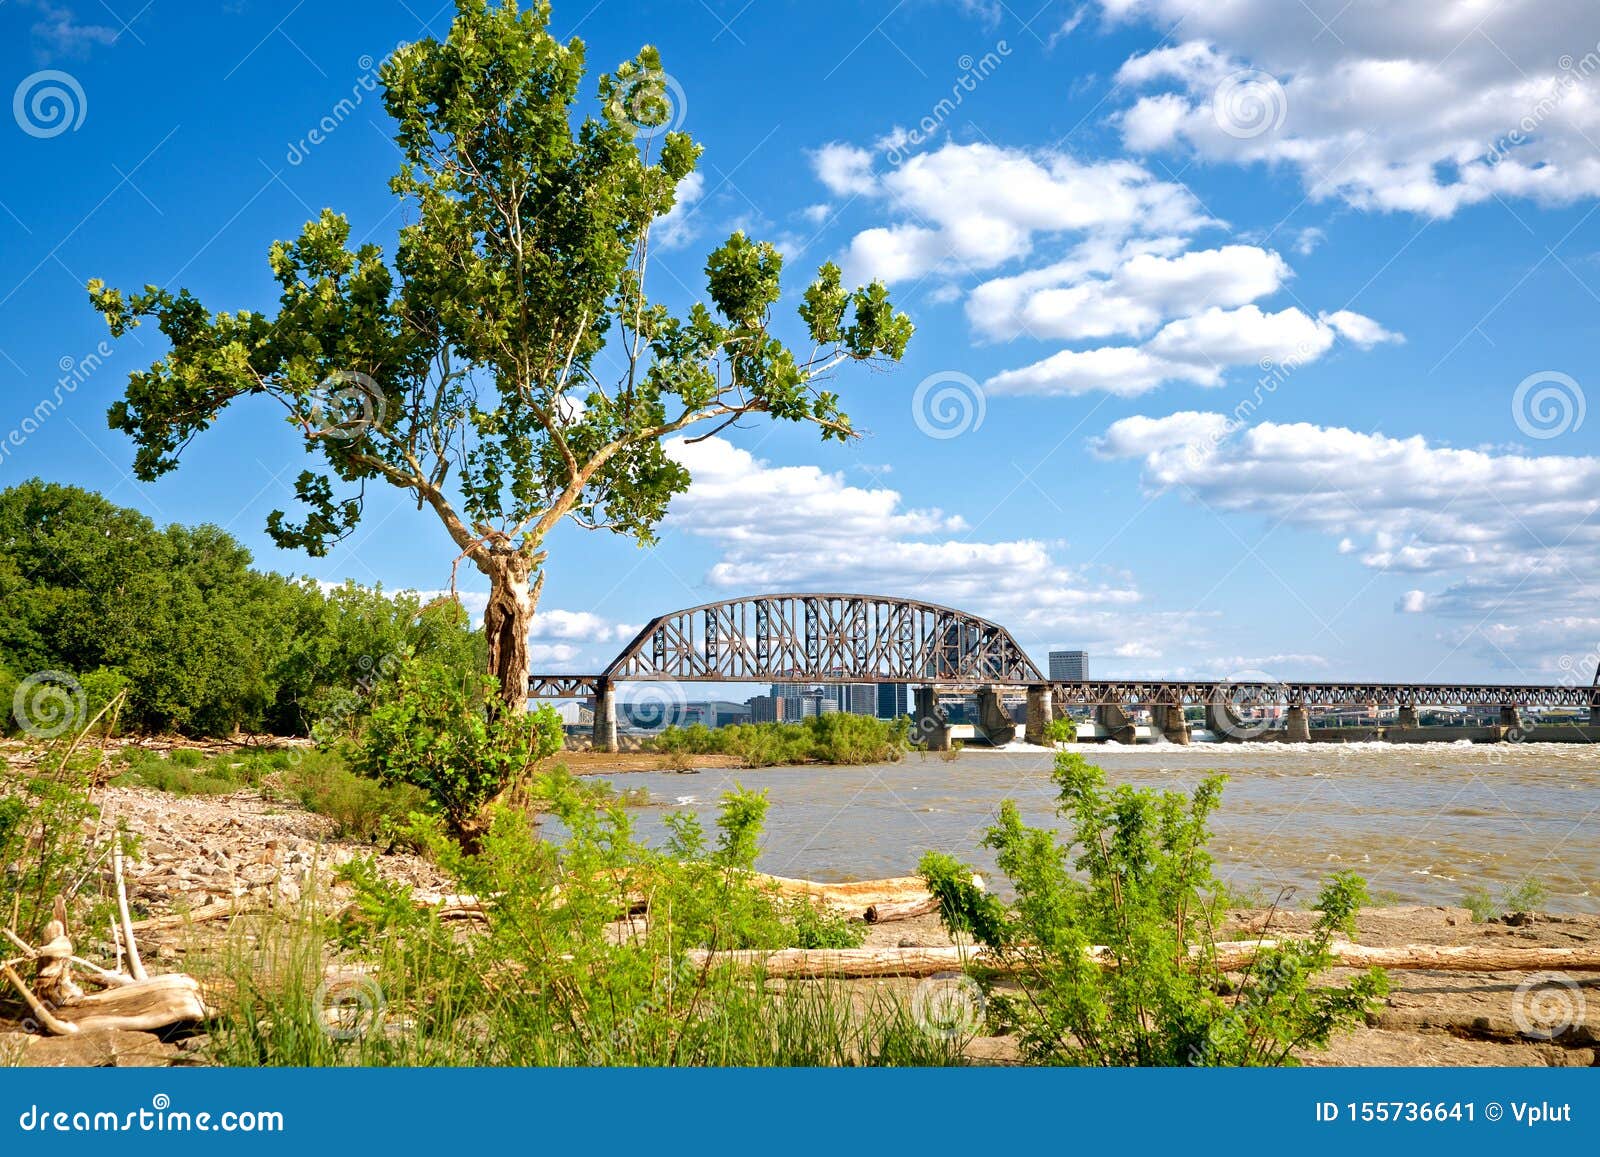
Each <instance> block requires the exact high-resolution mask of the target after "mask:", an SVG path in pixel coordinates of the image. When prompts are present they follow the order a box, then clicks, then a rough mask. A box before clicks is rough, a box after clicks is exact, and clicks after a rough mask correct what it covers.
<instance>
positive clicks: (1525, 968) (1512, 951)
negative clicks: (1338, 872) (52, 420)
mask: <svg viewBox="0 0 1600 1157" xmlns="http://www.w3.org/2000/svg"><path fill="white" fill-rule="evenodd" d="M1275 947H1277V943H1276V942H1275V941H1271V940H1242V941H1230V942H1228V943H1225V944H1218V945H1217V946H1216V959H1217V965H1218V967H1220V968H1221V969H1223V970H1224V971H1230V972H1231V971H1234V970H1237V969H1240V968H1245V967H1247V966H1249V965H1250V964H1251V963H1252V962H1253V961H1254V960H1255V959H1256V957H1257V956H1258V955H1260V954H1261V953H1262V952H1265V951H1267V950H1269V949H1272V948H1275ZM1328 951H1329V952H1330V954H1331V955H1332V956H1333V958H1334V963H1333V965H1332V967H1336V968H1389V969H1397V970H1415V971H1437V972H1600V945H1592V946H1587V947H1583V948H1501V947H1499V946H1496V945H1477V944H1471V945H1441V944H1407V945H1403V946H1397V947H1390V948H1374V947H1369V946H1368V945H1365V944H1352V943H1349V942H1345V941H1337V942H1335V943H1333V944H1331V945H1329V946H1328ZM1089 955H1090V957H1091V959H1093V960H1094V961H1095V962H1096V963H1098V964H1101V965H1102V966H1107V967H1109V966H1110V965H1111V964H1112V963H1113V958H1112V956H1111V953H1110V952H1109V950H1107V949H1106V948H1102V947H1096V948H1091V949H1089ZM689 956H690V959H691V960H693V961H694V963H695V964H696V965H697V966H700V967H715V966H717V965H722V964H731V965H734V966H735V967H738V968H743V969H750V970H756V969H760V970H762V971H764V972H765V973H766V975H767V976H769V977H795V978H806V979H833V980H854V979H861V978H866V977H874V976H911V977H919V976H933V975H935V974H937V973H940V972H952V971H958V970H960V969H962V968H964V967H966V966H968V965H971V966H975V967H978V968H981V969H986V970H989V971H993V972H1000V973H1010V974H1015V973H1018V972H1024V971H1027V970H1028V969H1029V968H1030V967H1031V962H1030V961H1029V959H1028V957H1027V956H1026V955H1024V954H1007V955H998V956H997V955H995V954H993V953H990V952H987V951H985V950H982V949H974V948H958V947H939V948H785V949H781V950H778V951H772V952H768V951H762V950H759V949H749V950H741V951H725V952H709V951H706V950H704V949H698V950H695V951H691V952H690V953H689Z"/></svg>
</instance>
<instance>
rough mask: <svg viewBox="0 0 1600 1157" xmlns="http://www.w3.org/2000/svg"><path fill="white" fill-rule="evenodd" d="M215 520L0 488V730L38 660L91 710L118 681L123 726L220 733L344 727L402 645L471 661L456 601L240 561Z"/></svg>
mask: <svg viewBox="0 0 1600 1157" xmlns="http://www.w3.org/2000/svg"><path fill="white" fill-rule="evenodd" d="M250 564H251V557H250V552H249V551H248V550H246V549H245V548H244V547H243V546H242V545H240V543H239V542H237V541H236V540H235V539H233V538H232V537H231V536H230V535H228V534H227V532H225V531H223V530H222V529H220V528H218V527H216V526H209V525H207V526H197V527H192V528H191V527H183V526H176V525H174V526H168V527H164V528H163V527H158V526H156V524H155V523H153V522H152V521H150V519H148V518H146V517H145V516H144V515H142V514H140V513H139V512H138V511H135V510H129V509H126V508H124V507H120V506H117V505H115V504H113V503H111V502H109V501H107V500H106V499H105V498H104V497H102V496H101V495H99V494H95V493H93V492H91V491H87V490H82V489H80V488H78V487H75V486H62V485H57V484H53V483H46V482H41V481H39V480H37V479H34V480H30V481H28V482H24V483H22V484H20V485H17V486H13V487H11V488H10V489H8V490H4V491H0V729H4V730H8V731H15V730H18V729H19V728H20V727H21V726H22V725H23V724H24V723H25V722H26V721H25V720H19V719H17V718H16V713H15V711H14V703H15V702H17V701H25V700H26V699H27V698H28V691H29V689H28V688H24V689H23V694H22V695H20V696H19V695H18V694H17V690H18V688H19V686H21V685H22V684H23V683H24V682H25V681H27V680H29V679H30V678H36V677H38V676H40V675H41V673H44V672H60V673H63V674H65V675H68V676H71V677H72V679H74V680H76V682H77V684H78V686H79V687H80V688H81V689H82V700H81V702H82V706H83V707H84V708H86V709H87V710H88V711H93V710H97V709H98V706H99V705H100V704H102V703H104V702H105V701H107V700H109V698H110V697H111V696H112V695H114V694H115V693H116V692H117V691H118V690H120V689H122V688H126V689H127V692H128V697H127V701H126V706H125V708H124V710H123V712H122V717H121V723H122V727H123V728H124V729H125V730H143V731H156V732H169V731H170V732H179V733H182V734H185V735H192V736H220V735H228V734H231V733H233V732H235V731H249V732H269V733H273V734H278V735H305V734H309V733H311V732H312V731H313V730H317V731H321V732H329V731H340V730H345V729H348V728H349V727H351V726H352V725H353V724H354V723H355V722H356V721H357V719H358V718H359V717H360V716H361V715H362V714H364V712H363V711H362V705H363V703H364V700H365V698H366V694H367V691H368V689H369V688H370V687H371V685H372V682H373V681H374V680H375V679H377V678H379V677H381V675H382V673H383V672H384V671H385V670H387V669H388V668H389V667H391V666H392V665H393V664H394V663H395V662H396V661H397V660H398V658H399V657H400V656H401V655H403V654H407V653H413V654H418V655H428V656H432V657H435V658H439V659H441V660H443V661H444V662H446V663H448V664H449V665H450V666H452V667H454V666H456V665H458V664H459V666H460V668H461V670H463V671H471V672H478V671H482V669H483V666H484V661H483V657H482V640H481V638H480V636H479V635H478V634H477V632H475V631H473V630H472V629H471V627H470V624H469V623H468V620H467V615H466V613H465V611H463V610H462V608H461V607H460V606H459V604H457V603H455V602H452V601H448V600H440V601H438V602H435V603H431V604H428V605H424V604H423V603H422V601H421V600H420V599H419V598H418V597H417V596H416V595H414V594H410V593H400V594H394V595H391V594H386V593H385V592H383V591H382V590H381V589H373V588H367V587H361V586H357V585H356V584H354V583H347V584H346V585H344V586H343V587H339V588H336V589H330V590H324V589H323V588H321V587H320V586H318V584H317V583H315V582H313V581H311V580H310V579H300V580H295V579H291V578H287V577H285V576H283V575H279V574H272V573H268V572H264V571H260V570H256V569H254V568H252V567H251V565H250Z"/></svg>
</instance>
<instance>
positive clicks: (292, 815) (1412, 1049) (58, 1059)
mask: <svg viewBox="0 0 1600 1157" xmlns="http://www.w3.org/2000/svg"><path fill="white" fill-rule="evenodd" d="M567 758H569V759H570V758H571V757H570V756H568V757H567ZM592 758H593V760H594V761H595V762H596V763H597V764H600V766H595V767H592V768H589V769H588V770H593V771H597V772H598V771H625V770H652V769H653V768H654V767H655V766H656V765H655V764H654V763H649V762H647V764H646V766H643V767H632V768H630V767H627V766H617V763H618V762H625V761H630V760H632V761H654V760H656V759H658V758H659V757H656V756H648V755H641V754H631V755H628V754H625V755H620V756H612V755H595V756H593V757H592ZM574 770H577V768H576V767H575V768H574ZM104 792H105V794H104V797H103V803H104V806H105V808H106V809H107V813H108V816H110V817H114V818H115V819H116V820H117V821H125V822H126V823H127V825H128V827H129V828H130V829H131V830H132V831H133V832H135V833H137V834H138V835H139V836H141V837H142V849H141V856H140V858H139V859H138V860H137V861H136V862H135V863H134V864H133V865H132V867H131V870H130V872H129V890H130V896H131V899H132V901H133V903H134V905H135V907H136V908H137V910H138V911H137V914H136V918H138V917H145V918H149V917H163V916H172V915H176V914H181V913H186V912H193V911H196V910H203V911H206V912H217V911H219V910H221V911H224V912H225V911H226V905H229V904H232V905H236V906H237V907H239V908H241V909H244V910H251V911H260V910H261V909H263V908H276V909H279V910H284V909H287V908H291V907H292V906H294V905H298V904H299V903H300V902H301V900H302V897H303V895H304V893H305V891H306V889H307V887H308V885H310V884H311V883H312V882H313V881H316V883H317V887H318V888H319V894H323V895H328V896H330V898H332V899H335V900H337V897H338V888H337V886H336V885H334V884H333V883H332V880H331V871H332V869H333V868H335V867H336V866H337V865H339V864H342V863H345V862H347V861H348V860H350V859H351V858H352V857H354V856H358V855H361V856H364V855H371V854H373V852H374V849H373V848H371V847H370V846H366V845H360V844H355V843H352V842H348V841H341V840H337V839H333V838H331V836H330V834H329V823H328V821H327V820H326V819H325V818H323V817H321V816H317V815H314V814H311V813H309V812H306V811H303V810H301V809H300V808H298V807H295V806H293V805H291V804H287V803H283V802H281V801H275V800H273V799H270V798H268V797H265V796H263V795H261V794H260V793H257V792H253V791H252V792H239V793H237V794H235V795H231V796H174V795H169V794H166V793H162V792H157V791H152V790H147V789H143V788H107V789H104ZM376 862H377V865H378V870H379V872H380V873H381V874H382V875H383V876H384V877H385V878H387V879H391V880H395V881H398V882H403V883H406V884H410V885H413V886H415V887H418V888H422V889H432V890H446V891H447V890H449V889H450V881H449V880H448V879H446V878H445V877H444V876H443V875H442V874H441V873H440V872H439V871H438V869H437V868H436V867H435V866H434V865H433V864H431V863H429V862H428V861H426V860H423V859H421V858H420V857H417V856H414V855H408V854H403V853H402V854H380V855H378V856H377V857H376ZM1259 916H1260V913H1255V912H1239V913H1235V914H1234V920H1235V922H1236V923H1237V924H1239V925H1241V926H1248V925H1249V924H1250V922H1251V921H1257V920H1258V919H1259ZM1308 920H1309V917H1307V916H1306V915H1305V914H1303V913H1292V912H1291V913H1285V914H1280V917H1279V918H1278V919H1277V920H1276V922H1275V923H1274V925H1273V927H1274V930H1279V931H1293V930H1294V929H1295V926H1296V924H1297V923H1304V922H1307V921H1308ZM163 924H165V925H167V926H165V927H162V926H161V925H163ZM226 926H227V920H226V919H218V920H215V921H208V922H207V924H206V925H205V930H204V933H203V934H201V935H197V934H196V930H195V929H194V928H192V927H189V928H186V927H184V926H183V921H182V920H173V921H160V920H158V921H157V923H156V926H153V927H149V928H148V930H147V931H142V932H141V933H140V938H141V944H147V945H148V949H147V955H149V956H150V957H151V958H152V960H153V963H154V964H155V966H156V967H157V968H158V969H161V970H181V969H183V968H185V967H186V963H185V962H186V959H188V958H189V956H190V954H191V953H193V952H195V951H196V950H197V947H196V946H197V945H202V946H203V945H204V943H205V941H206V939H207V938H208V937H209V938H212V939H213V941H214V940H215V939H216V938H220V937H221V935H222V934H223V932H224V930H225V928H226ZM1358 939H1359V940H1360V941H1361V942H1362V943H1366V944H1373V945H1399V944H1461V945H1466V944H1500V945H1512V946H1518V947H1522V946H1540V945H1546V946H1553V947H1563V946H1564V947H1572V946H1579V945H1592V944H1597V943H1600V916H1526V917H1510V918H1508V919H1507V920H1506V921H1500V922H1494V923H1487V924H1474V923H1472V922H1471V918H1470V916H1469V915H1468V913H1467V912H1466V911H1465V910H1464V909H1460V908H1428V907H1407V908H1383V909H1372V910H1369V911H1367V912H1364V913H1362V914H1361V916H1360V919H1359V935H1358ZM91 941H92V938H88V937H86V938H85V942H84V943H83V945H82V947H83V948H87V949H89V951H90V952H91V953H97V952H98V951H100V948H99V946H96V945H94V944H93V943H92V942H91ZM948 943H950V941H949V938H948V937H947V936H946V935H945V933H944V930H943V928H942V927H941V926H940V925H939V922H938V920H937V918H935V917H932V916H923V917H918V918H916V919H912V920H906V921H901V922H897V923H892V924H881V925H875V926H873V927H872V928H870V929H869V932H868V939H867V944H868V945H869V946H873V947H893V946H897V945H905V946H918V945H939V944H948ZM1332 975H1335V976H1336V975H1338V974H1337V973H1334V974H1332ZM1529 979H1530V978H1529V977H1528V976H1527V975H1526V974H1522V973H1462V972H1451V973H1443V972H1438V973H1433V972H1392V973H1391V974H1390V983H1391V988H1392V991H1391V993H1390V996H1389V998H1388V1000H1387V1001H1386V1003H1385V1006H1384V1007H1383V1009H1382V1010H1381V1011H1380V1012H1379V1013H1378V1014H1377V1015H1376V1016H1375V1017H1373V1018H1372V1020H1371V1022H1370V1023H1369V1025H1368V1026H1367V1027H1365V1028H1363V1029H1360V1030H1358V1031H1356V1032H1354V1033H1350V1034H1348V1035H1346V1036H1344V1037H1342V1038H1340V1039H1339V1040H1337V1041H1335V1042H1334V1045H1333V1047H1332V1048H1331V1049H1330V1050H1328V1051H1327V1052H1325V1053H1317V1054H1311V1055H1307V1056H1306V1057H1304V1058H1303V1059H1304V1060H1305V1062H1306V1063H1308V1064H1314V1065H1595V1064H1597V1050H1600V973H1590V974H1578V973H1574V974H1568V975H1567V976H1566V977H1565V978H1556V977H1546V978H1545V979H1546V980H1547V981H1548V982H1549V983H1547V984H1546V985H1545V988H1546V989H1547V990H1548V991H1549V993H1550V994H1551V996H1550V997H1549V999H1548V1000H1547V1001H1546V1005H1548V1004H1549V1003H1550V1001H1555V1002H1565V1004H1564V1007H1566V1008H1568V1009H1569V1010H1570V1011H1571V1013H1572V1016H1571V1018H1570V1019H1571V1021H1572V1024H1571V1026H1570V1027H1569V1029H1568V1030H1567V1031H1566V1032H1564V1033H1563V1034H1562V1035H1561V1036H1560V1037H1558V1038H1557V1039H1556V1040H1554V1041H1547V1040H1540V1039H1536V1038H1534V1037H1530V1036H1529V1035H1528V1033H1527V1032H1526V1031H1525V1027H1526V1018H1525V1017H1524V1024H1521V1025H1519V1023H1518V1006H1519V1003H1521V1004H1522V1005H1523V1007H1524V1008H1525V1007H1526V998H1523V1000H1522V1001H1521V1002H1519V998H1518V995H1517V993H1518V988H1519V986H1520V985H1522V984H1524V982H1526V981H1528V980H1529ZM1566 981H1570V982H1571V984H1570V986H1568V985H1567V984H1566V983H1565V982H1566ZM850 984H851V986H852V987H854V988H856V989H857V991H859V992H860V993H862V994H863V995H866V994H867V993H870V992H872V991H874V990H882V991H888V992H892V993H896V994H900V995H903V996H904V997H905V998H906V999H908V1000H909V999H910V997H911V996H912V994H913V993H914V992H915V991H916V988H917V982H916V981H914V980H866V981H852V982H850ZM8 1000H9V995H7V996H4V997H0V1064H5V1063H24V1064H45V1065H62V1064H67V1065H85V1064H88V1065H105V1064H165V1063H175V1062H176V1063H181V1062H182V1061H183V1060H185V1059H187V1058H189V1057H192V1056H193V1054H192V1052H189V1051H187V1050H184V1049H183V1048H182V1047H181V1046H180V1045H178V1044H169V1043H163V1042H162V1041H160V1040H158V1039H157V1038H156V1037H154V1036H152V1035H150V1034H147V1033H117V1034H87V1035H86V1037H85V1038H83V1039H74V1038H61V1039H48V1038H43V1037H38V1036H33V1035H30V1034H26V1033H23V1032H21V1031H20V1028H21V1025H20V1023H19V1017H20V1010H19V1006H18V1005H16V1004H15V1003H5V1002H6V1001H8ZM8 1017H10V1018H11V1019H10V1022H9V1023H7V1019H6V1018H8ZM90 1037H92V1038H93V1039H89V1038H90ZM968 1055H969V1056H970V1057H971V1058H972V1059H973V1060H974V1061H977V1062H980V1063H991V1064H994V1063H998V1064H1007V1063H1016V1062H1017V1060H1018V1055H1017V1050H1016V1047H1015V1042H1014V1041H1013V1040H1011V1039H1009V1038H1006V1037H985V1038H980V1039H978V1040H975V1041H973V1042H972V1045H971V1047H970V1048H969V1050H968Z"/></svg>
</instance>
